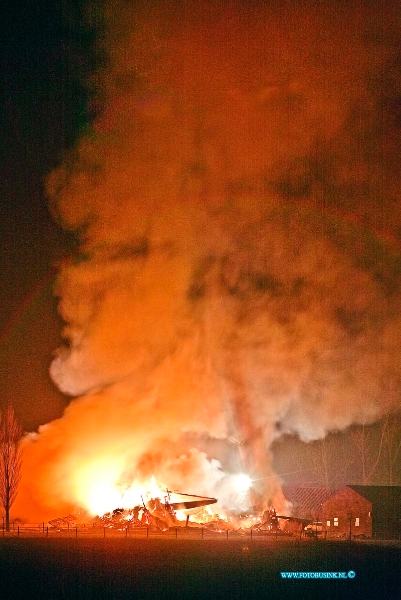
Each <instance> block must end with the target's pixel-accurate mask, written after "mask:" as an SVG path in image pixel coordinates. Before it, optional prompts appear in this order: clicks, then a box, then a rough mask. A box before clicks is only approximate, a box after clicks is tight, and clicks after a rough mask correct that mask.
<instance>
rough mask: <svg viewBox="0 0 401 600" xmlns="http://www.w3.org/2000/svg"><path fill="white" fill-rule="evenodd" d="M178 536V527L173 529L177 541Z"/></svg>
mask: <svg viewBox="0 0 401 600" xmlns="http://www.w3.org/2000/svg"><path fill="white" fill-rule="evenodd" d="M177 536H178V527H176V528H175V539H177Z"/></svg>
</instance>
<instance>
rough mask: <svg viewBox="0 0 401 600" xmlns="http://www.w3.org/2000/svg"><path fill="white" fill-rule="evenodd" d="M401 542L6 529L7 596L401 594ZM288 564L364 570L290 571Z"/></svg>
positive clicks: (1, 574)
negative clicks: (296, 574) (66, 535)
mask: <svg viewBox="0 0 401 600" xmlns="http://www.w3.org/2000/svg"><path fill="white" fill-rule="evenodd" d="M400 565H401V549H400V548H397V547H394V548H392V547H383V546H374V545H366V544H360V543H355V542H353V543H348V542H324V541H308V542H302V541H283V540H270V541H264V540H263V541H262V540H257V541H250V540H246V541H244V540H207V541H205V540H203V541H202V540H198V541H195V540H171V539H170V540H168V539H160V540H152V539H149V540H146V539H143V540H138V539H129V538H128V539H118V540H116V539H79V538H78V539H58V540H57V539H46V538H42V539H24V538H9V539H7V538H6V539H2V540H1V539H0V599H3V598H4V599H7V600H8V599H11V598H16V599H17V598H18V599H20V598H24V599H25V598H26V599H31V598H55V599H56V598H57V599H64V598H65V599H70V598H77V599H81V598H83V599H85V600H86V599H88V600H89V599H93V600H97V599H103V598H110V599H116V600H118V599H120V598H133V599H142V598H143V599H145V598H146V599H152V598H160V599H163V598H178V599H186V598H189V599H192V598H193V599H196V598H213V599H216V600H218V599H220V598H230V599H236V598H241V599H244V598H256V599H258V598H287V599H288V600H291V599H292V598H294V599H295V598H297V599H298V598H299V599H300V600H303V599H304V598H324V599H326V598H329V599H330V598H333V599H334V598H336V599H337V598H338V599H342V598H352V599H356V598H379V597H380V598H388V599H390V600H392V599H393V598H394V599H397V600H398V599H400V598H401V587H400V583H401V577H400V568H401V566H400ZM281 571H302V572H306V571H313V572H315V571H324V572H332V571H333V572H346V573H348V572H349V571H354V572H355V577H354V578H347V579H344V580H342V579H341V580H339V579H330V580H321V579H320V580H315V579H314V580H311V579H308V580H305V579H302V580H299V579H297V580H284V579H282V578H281V575H280V572H281Z"/></svg>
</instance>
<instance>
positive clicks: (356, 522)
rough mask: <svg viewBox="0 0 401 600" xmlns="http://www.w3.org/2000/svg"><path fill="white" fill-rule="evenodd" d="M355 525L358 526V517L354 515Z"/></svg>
mask: <svg viewBox="0 0 401 600" xmlns="http://www.w3.org/2000/svg"><path fill="white" fill-rule="evenodd" d="M355 527H359V517H355Z"/></svg>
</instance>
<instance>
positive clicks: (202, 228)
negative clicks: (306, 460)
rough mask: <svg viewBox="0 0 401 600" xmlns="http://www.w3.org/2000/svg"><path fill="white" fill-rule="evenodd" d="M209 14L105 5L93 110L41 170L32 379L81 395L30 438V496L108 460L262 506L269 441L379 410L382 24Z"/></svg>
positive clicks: (71, 492) (386, 387)
mask: <svg viewBox="0 0 401 600" xmlns="http://www.w3.org/2000/svg"><path fill="white" fill-rule="evenodd" d="M220 5H221V3H220V2H200V3H199V2H189V1H183V2H168V1H166V2H151V3H149V2H144V3H142V2H136V3H127V2H121V3H117V2H115V1H113V2H110V3H109V2H106V3H105V7H104V22H103V25H102V28H101V30H100V32H99V44H100V45H101V46H102V48H103V49H105V50H106V52H107V56H108V61H107V63H106V64H105V65H103V66H102V67H101V68H99V70H98V72H97V74H96V77H95V79H94V81H95V84H96V86H97V94H98V97H99V98H100V101H101V103H102V107H103V108H102V112H101V114H100V115H99V116H98V117H97V118H95V120H94V121H93V124H92V130H91V131H90V132H89V133H87V134H85V135H84V136H83V137H82V139H81V141H80V142H79V144H78V145H77V147H76V148H75V150H74V151H73V152H72V153H71V154H70V155H69V157H67V158H66V160H65V162H64V164H63V165H62V166H60V168H59V169H57V170H56V171H55V172H53V173H52V174H51V175H50V176H49V179H48V192H49V196H50V201H51V208H52V210H53V213H54V215H55V217H56V218H57V219H58V220H59V222H60V223H61V225H62V226H63V227H66V228H68V229H72V230H75V231H76V232H77V235H79V236H80V250H79V253H78V254H77V256H75V257H73V258H72V260H71V262H70V263H69V264H65V265H62V267H61V269H60V275H59V279H58V287H57V290H56V292H57V294H58V295H59V297H60V304H59V310H60V315H61V316H62V318H63V320H64V322H65V328H64V330H63V332H62V335H63V338H64V339H65V342H66V343H65V345H63V346H62V347H61V348H60V349H59V350H58V352H57V355H56V357H55V359H54V361H53V363H52V365H51V376H52V378H53V380H54V382H55V383H56V384H57V385H58V387H59V388H60V389H61V390H62V391H63V392H65V393H67V394H70V395H72V396H81V397H80V398H78V399H77V400H74V401H73V402H72V403H71V405H70V406H69V408H68V409H67V410H66V413H65V415H64V416H63V418H62V419H60V420H58V421H55V422H53V423H50V424H48V425H46V426H45V427H43V428H41V430H40V433H39V434H38V435H37V436H36V438H35V440H34V443H33V442H30V443H29V444H28V447H27V450H26V453H27V455H28V459H27V464H29V465H30V467H32V465H35V464H37V462H40V463H41V473H42V475H40V476H39V481H37V482H36V483H35V484H32V483H30V482H29V481H27V482H26V483H25V484H24V485H25V487H26V488H27V489H28V490H29V489H30V490H31V493H32V494H33V496H35V497H36V498H37V499H38V500H37V502H38V504H39V505H40V503H42V504H43V505H47V506H49V505H50V504H52V503H53V504H54V505H55V504H56V503H57V502H58V501H60V499H62V500H63V501H65V502H70V503H73V502H77V503H79V502H81V503H84V502H85V498H84V497H81V496H84V495H85V493H84V492H82V489H83V488H84V487H85V486H84V483H83V482H84V481H85V479H86V480H88V479H89V476H88V475H87V473H86V471H85V469H83V470H82V469H81V467H77V466H76V465H81V464H83V463H84V464H86V463H87V464H88V465H92V466H91V467H90V468H93V465H96V468H97V469H99V470H101V469H102V464H106V463H107V461H109V460H112V461H114V468H115V471H116V472H118V477H119V478H121V477H123V478H124V477H125V478H126V479H131V480H132V479H134V478H135V476H136V474H137V473H138V472H141V473H143V472H145V471H146V472H149V473H150V472H152V473H157V475H158V476H159V477H160V478H162V479H164V480H168V481H166V484H167V485H170V486H181V485H183V486H184V487H185V488H186V489H188V488H192V491H193V492H194V493H202V494H209V495H211V494H213V493H217V491H218V489H219V485H220V486H223V487H224V485H223V480H225V481H226V482H227V478H229V477H230V476H231V475H232V474H233V473H234V471H235V469H238V468H241V467H242V468H244V469H245V470H247V471H248V472H249V473H250V474H251V477H252V476H254V477H255V479H258V480H260V481H261V482H265V483H264V484H263V483H262V484H260V485H259V488H258V491H259V492H261V493H262V494H263V496H264V498H265V499H266V498H267V496H268V495H269V494H270V495H271V493H272V492H273V491H274V489H273V488H274V485H275V483H274V481H275V480H274V477H272V471H271V457H270V454H269V447H270V445H271V443H272V441H273V440H274V439H276V438H277V437H278V436H279V435H281V434H282V433H296V434H298V435H299V436H300V437H301V438H302V439H303V440H306V441H307V440H313V439H318V438H320V437H323V436H324V435H325V434H326V433H327V432H329V431H336V430H343V429H345V428H347V427H349V426H350V425H351V424H357V423H361V422H364V423H366V422H373V421H375V420H377V419H379V418H380V417H381V416H382V415H383V414H384V413H385V412H387V411H392V410H398V409H399V407H400V375H399V373H400V372H401V369H400V367H401V352H400V350H401V348H400V342H399V340H401V320H400V314H401V313H400V299H401V295H400V289H399V273H400V266H401V262H400V253H399V249H400V246H399V237H398V236H399V231H400V228H399V227H400V217H401V213H400V206H399V203H395V201H393V198H395V197H396V194H398V195H399V182H398V178H397V176H396V173H395V172H394V171H393V169H392V164H391V162H390V161H389V160H386V156H387V155H388V156H390V154H391V153H392V151H393V149H394V144H396V143H399V142H397V141H396V140H395V139H394V136H393V135H392V130H391V128H390V127H388V128H387V129H386V128H385V127H384V128H383V127H380V125H383V121H382V119H383V114H385V115H387V118H388V119H390V118H391V110H392V109H391V106H392V105H391V102H390V99H391V97H392V95H394V85H395V84H394V77H395V76H394V75H391V76H390V75H389V77H388V78H387V79H386V78H383V76H382V73H383V70H384V69H385V67H386V65H387V66H389V65H390V64H391V61H392V60H393V54H394V39H395V38H397V39H399V38H398V37H397V36H398V35H399V31H398V30H397V25H396V24H397V22H398V21H397V20H393V21H392V22H391V23H390V21H389V22H388V23H387V21H386V22H384V21H383V20H380V19H379V21H378V17H381V16H382V13H378V12H377V11H376V10H375V9H373V8H370V7H369V6H367V7H366V11H365V12H364V14H363V15H362V16H361V13H360V12H359V10H358V9H357V8H352V7H349V6H348V5H347V6H346V5H345V4H344V6H342V7H337V6H336V11H335V13H334V12H333V11H331V9H330V8H329V7H326V8H325V7H323V6H321V7H318V8H316V9H315V8H313V9H312V3H310V4H309V3H305V4H304V5H302V7H301V6H300V5H299V3H296V2H293V3H292V2H290V3H284V4H282V3H280V4H278V5H277V6H275V5H274V3H273V5H272V6H271V7H268V6H265V5H264V3H262V2H261V3H258V2H255V3H252V5H251V7H250V6H249V4H248V3H246V6H245V3H242V2H229V3H225V4H224V6H223V5H221V6H220ZM313 6H315V5H313ZM389 14H390V7H389ZM386 27H387V29H385V28H386ZM383 28H384V29H383ZM379 33H381V38H380V44H379V42H378V37H377V36H378V34H379ZM386 40H387V41H388V43H386ZM389 72H390V71H389ZM380 86H381V87H380ZM383 86H384V89H385V93H384V95H383ZM386 94H387V97H388V102H387V104H385V103H384V101H383V98H384V96H385V95H386ZM386 111H387V112H386ZM386 153H387V154H386ZM390 205H391V210H390V208H389V207H390ZM230 437H234V438H235V439H237V440H239V444H240V447H241V451H242V462H241V460H239V458H238V446H237V445H236V444H232V443H231V442H226V448H225V450H224V449H223V447H224V443H223V442H222V440H225V439H227V438H230ZM200 440H202V444H203V446H205V447H203V446H202V449H199V447H198V446H197V444H198V442H199V444H200V443H201V442H200ZM219 440H220V441H219ZM219 444H220V446H219ZM217 447H219V448H220V450H221V451H222V455H223V457H224V458H223V459H222V458H221V456H218V455H217V454H218V453H217V454H216V455H215V454H214V453H213V452H214V449H216V448H217ZM49 449H50V450H49ZM45 457H48V458H45ZM110 457H112V459H110ZM115 463H117V466H116V464H115ZM88 468H89V467H88ZM224 478H226V479H224ZM45 481H46V482H47V483H46V484H45V483H44V482H45ZM49 481H51V486H48V482H49ZM268 482H270V483H271V482H273V483H271V485H270V483H269V484H268ZM269 485H270V488H271V489H270V490H269ZM47 487H50V489H49V490H47V489H46V490H45V488H47ZM223 487H220V489H223ZM32 488H35V489H34V490H33V491H32ZM52 494H53V500H50V499H49V498H50V497H51V495H52Z"/></svg>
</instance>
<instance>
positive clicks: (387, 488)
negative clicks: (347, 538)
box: [324, 485, 401, 539]
mask: <svg viewBox="0 0 401 600" xmlns="http://www.w3.org/2000/svg"><path fill="white" fill-rule="evenodd" d="M369 506H370V509H368V507H369ZM336 510H337V512H338V513H339V514H338V515H337V516H338V518H340V511H341V518H342V519H343V518H344V516H345V512H344V511H345V510H347V517H346V518H347V520H348V523H349V527H348V533H349V532H350V531H351V536H355V535H358V534H360V535H362V534H363V535H367V536H368V537H373V538H381V539H401V486H395V485H348V486H345V487H344V488H341V490H338V492H336V493H335V494H334V495H333V496H332V497H331V498H330V499H329V500H328V501H327V502H325V504H324V515H325V518H326V517H327V519H329V514H331V517H332V518H333V517H334V512H335V511H336ZM333 511H334V512H333ZM366 511H367V512H368V516H367V517H366ZM358 518H359V521H358V520H357V519H358ZM338 527H339V528H340V529H339V531H340V530H342V527H340V524H339V525H338ZM365 527H366V528H367V530H366V531H365Z"/></svg>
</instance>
